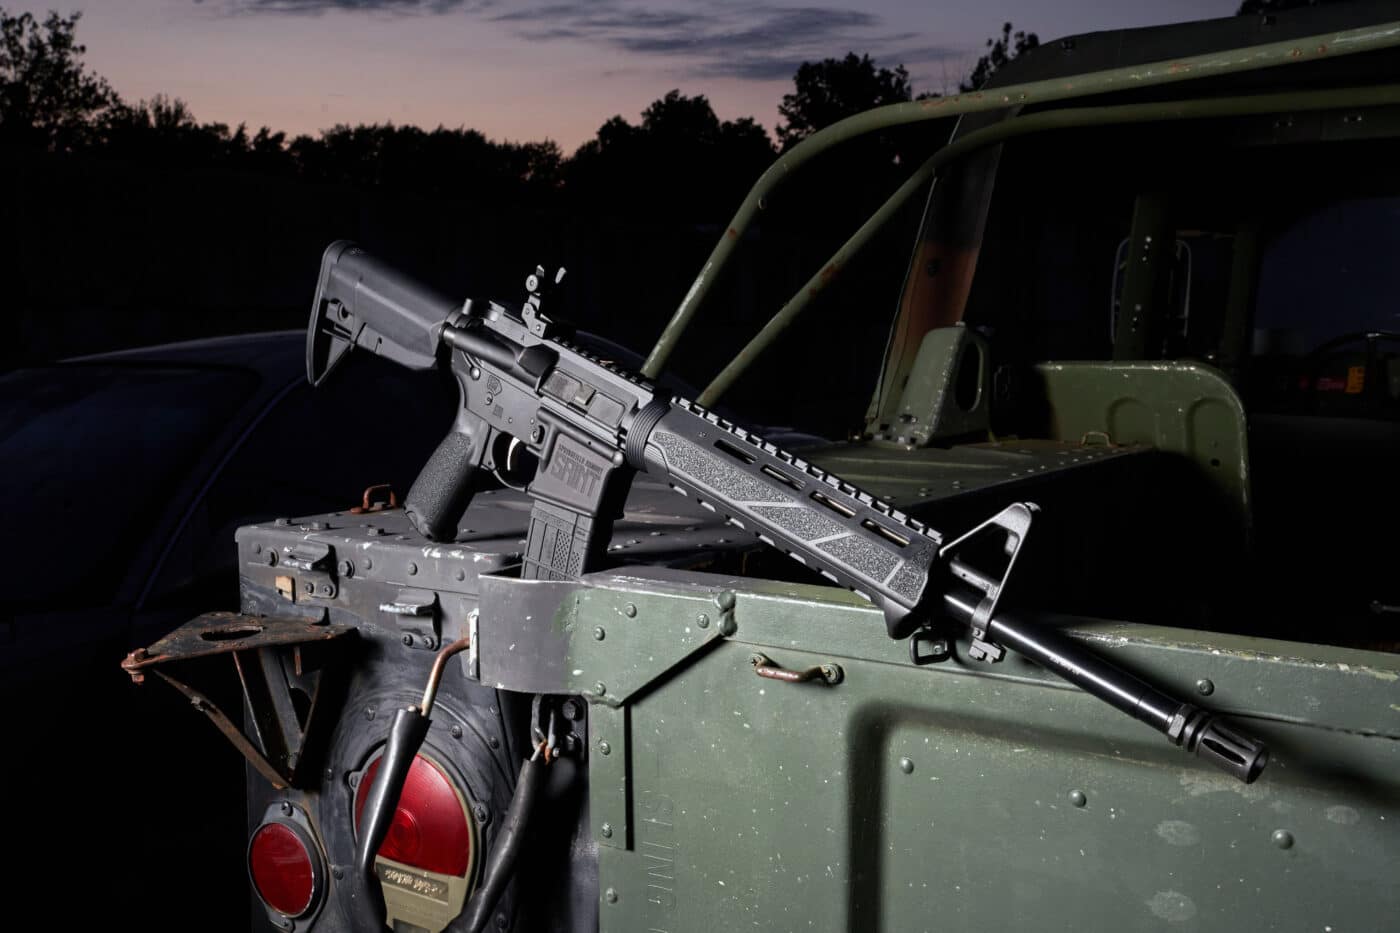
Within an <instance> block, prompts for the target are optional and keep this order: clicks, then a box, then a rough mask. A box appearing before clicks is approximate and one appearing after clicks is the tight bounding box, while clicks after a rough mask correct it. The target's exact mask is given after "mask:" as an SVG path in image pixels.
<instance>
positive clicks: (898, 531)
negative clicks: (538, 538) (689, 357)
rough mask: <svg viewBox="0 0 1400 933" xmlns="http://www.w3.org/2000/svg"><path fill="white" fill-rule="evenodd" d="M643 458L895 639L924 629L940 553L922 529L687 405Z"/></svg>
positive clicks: (660, 429) (657, 433)
mask: <svg viewBox="0 0 1400 933" xmlns="http://www.w3.org/2000/svg"><path fill="white" fill-rule="evenodd" d="M645 456H646V461H647V471H648V472H649V473H652V474H655V475H658V476H662V477H664V478H665V479H666V480H667V482H669V483H670V484H671V485H672V486H673V487H675V488H676V489H677V490H679V491H681V492H683V493H686V494H687V495H691V496H694V497H695V498H696V499H697V500H699V502H700V504H701V505H704V506H705V507H707V508H710V509H712V510H714V511H716V512H718V513H719V514H721V515H723V516H725V517H726V518H728V519H729V520H730V521H731V522H732V523H733V524H735V525H738V526H739V527H741V528H744V529H747V530H748V531H751V532H754V533H755V534H757V535H758V537H759V538H760V539H761V540H763V541H764V542H765V543H767V544H770V545H772V546H773V547H776V548H778V549H779V550H782V551H785V552H786V553H788V554H789V555H791V556H792V557H793V558H795V559H797V560H798V561H800V562H802V563H804V564H806V565H807V566H809V567H811V568H813V569H814V570H817V571H819V572H820V573H821V574H822V575H823V576H825V577H827V578H828V579H830V580H832V581H833V582H836V583H839V584H841V585H842V586H845V587H848V588H850V589H853V590H855V591H857V592H859V593H861V594H862V595H864V596H866V597H867V598H868V599H870V600H871V601H872V602H874V603H876V604H877V605H878V606H880V608H881V609H883V610H884V613H885V622H886V625H887V626H888V628H889V631H890V634H891V635H892V636H894V637H904V636H905V635H907V634H908V633H909V632H910V631H911V630H912V629H913V628H914V627H915V626H916V625H917V624H918V619H917V618H916V614H914V610H915V609H916V608H918V607H919V606H920V604H921V603H923V601H924V598H925V594H926V591H927V590H928V588H929V586H930V577H931V573H932V571H933V569H934V564H935V563H936V561H937V559H938V548H939V545H940V544H941V539H940V538H939V536H938V535H937V534H936V533H935V532H933V531H931V530H930V529H929V528H928V527H927V526H925V525H924V524H923V523H921V522H919V521H917V520H915V519H912V518H910V517H909V516H907V515H905V514H903V513H902V512H900V511H898V510H897V509H895V508H894V507H893V506H891V505H890V504H888V503H886V502H882V501H881V500H879V499H877V498H875V497H874V496H872V495H870V494H869V493H867V492H864V491H862V490H860V489H859V488H857V487H856V486H854V485H852V484H850V483H847V482H845V481H844V480H842V479H840V478H839V477H835V476H832V475H831V474H829V473H826V472H825V471H823V470H821V469H819V468H818V467H816V466H813V465H812V464H810V463H807V462H806V461H804V460H802V459H801V458H800V457H797V456H795V455H793V454H791V453H788V452H786V451H784V450H781V449H780V448H778V447H776V446H774V445H772V444H769V443H767V442H766V441H764V440H762V439H761V438H759V437H758V436H757V435H754V434H751V433H749V432H748V431H745V430H743V429H742V428H739V427H736V426H735V425H733V424H731V423H729V422H728V421H725V420H724V419H722V418H720V417H718V416H717V415H715V414H714V413H712V412H709V411H706V410H705V409H703V408H701V407H700V406H698V405H695V404H693V403H691V402H688V401H686V400H684V399H677V400H676V401H675V402H674V403H673V404H672V407H671V410H670V411H669V412H667V413H666V414H665V415H664V416H663V417H662V418H661V419H660V420H659V421H658V422H657V424H656V426H655V427H654V428H653V429H651V431H650V433H649V435H648V436H647V439H646V453H645Z"/></svg>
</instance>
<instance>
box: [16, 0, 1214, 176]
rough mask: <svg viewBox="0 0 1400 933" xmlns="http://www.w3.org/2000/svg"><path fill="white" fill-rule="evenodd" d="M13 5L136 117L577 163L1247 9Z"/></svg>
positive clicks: (570, 2) (181, 1) (406, 0)
mask: <svg viewBox="0 0 1400 933" xmlns="http://www.w3.org/2000/svg"><path fill="white" fill-rule="evenodd" d="M821 2H822V0H808V3H810V4H813V5H806V6H803V5H797V4H793V5H788V4H785V3H780V2H769V0H759V2H748V3H741V2H732V0H689V2H675V0H664V2H663V0H650V2H645V3H641V2H634V0H536V2H529V0H526V2H513V0H101V2H97V0H86V2H82V0H78V2H68V3H64V2H63V0H48V2H38V3H34V2H28V0H19V2H16V0H0V7H3V8H4V9H6V10H8V11H9V12H11V13H14V12H19V11H23V10H29V11H32V12H35V13H37V14H41V13H43V12H45V11H47V10H48V9H50V8H55V9H57V10H59V11H60V12H63V13H68V12H72V11H73V10H82V11H83V19H82V21H81V24H80V25H79V30H78V35H79V38H80V39H81V40H82V41H83V42H85V43H86V44H87V47H88V55H87V62H88V63H89V65H90V66H91V67H92V68H93V69H95V70H96V71H97V72H99V73H100V74H102V75H104V76H106V77H107V78H108V79H109V80H110V81H111V83H112V85H113V86H114V87H115V88H116V89H117V91H118V92H119V93H121V94H122V95H123V97H125V98H127V99H128V100H139V99H143V98H149V97H151V96H152V95H154V94H158V93H163V94H168V95H171V96H174V97H179V98H181V99H183V100H185V101H186V102H187V103H188V104H189V105H190V107H191V109H192V110H193V111H194V113H195V115H196V117H198V118H199V119H200V120H203V121H213V120H217V121H221V122H225V123H228V124H230V125H236V124H238V123H247V124H249V126H250V127H254V128H256V127H258V126H260V125H264V124H266V125H269V126H271V127H272V128H273V129H281V130H286V131H289V132H291V133H298V132H315V131H317V130H320V129H323V128H326V127H330V126H332V125H334V124H336V123H360V122H383V121H393V122H395V123H410V124H417V125H420V126H427V127H433V126H437V125H439V124H445V125H447V126H450V127H456V126H468V127H474V128H476V129H479V130H481V131H482V132H484V133H485V134H486V135H488V136H490V137H492V138H495V139H510V140H534V139H544V138H550V139H554V140H556V141H557V142H558V143H560V145H561V146H563V147H564V149H565V151H572V150H573V148H574V147H576V146H577V145H578V144H579V143H581V142H583V141H584V140H585V139H588V138H590V137H591V136H592V135H593V133H594V132H595V131H596V130H597V128H598V126H599V125H600V124H601V123H603V121H605V120H606V119H608V118H609V117H611V116H613V115H614V114H621V115H623V116H624V117H626V118H628V119H629V120H634V121H635V120H636V118H637V114H638V113H639V112H640V111H641V110H642V108H644V107H645V106H646V105H647V104H648V103H650V102H651V101H653V100H655V99H656V98H658V97H660V96H661V95H663V94H664V93H666V91H668V90H670V89H671V88H679V89H680V90H681V91H682V92H683V93H686V94H705V95H706V96H708V97H709V98H710V101H711V102H712V103H713V104H714V107H715V110H716V112H718V114H719V115H720V116H721V117H722V118H725V119H732V118H735V117H741V116H753V117H755V118H756V119H757V120H758V121H759V122H760V123H762V124H764V125H765V126H767V127H769V128H770V129H771V128H772V127H773V125H774V124H775V123H776V122H777V119H778V115H777V105H778V102H779V101H780V100H781V98H782V95H783V94H784V93H785V92H787V91H790V90H791V89H792V73H793V72H794V71H795V70H796V67H797V65H798V64H799V63H800V62H802V61H804V60H815V59H820V58H826V57H832V56H840V55H844V54H845V53H846V52H847V51H856V52H868V53H870V54H871V55H872V57H874V58H875V59H876V61H877V62H879V63H880V64H882V65H890V66H892V65H896V64H900V63H902V64H904V65H905V66H906V67H907V68H908V69H909V71H910V74H911V78H912V81H913V84H914V87H915V90H918V91H922V90H934V91H941V90H945V89H948V90H952V89H955V87H956V84H957V81H958V79H959V77H961V76H963V75H964V74H966V73H967V71H968V70H969V69H970V68H971V66H972V64H973V63H974V62H975V61H976V59H977V56H978V54H980V51H981V47H982V44H983V42H984V41H985V39H986V37H987V36H989V35H992V34H993V33H994V32H996V31H997V30H998V29H999V28H1000V25H1001V23H1002V22H1003V21H1004V20H1010V21H1011V22H1013V23H1015V25H1016V26H1017V27H1018V28H1023V29H1028V30H1031V31H1034V32H1037V33H1039V35H1040V37H1041V39H1050V38H1054V37H1057V36H1062V35H1067V34H1072V33H1078V32H1088V31H1092V30H1096V29H1116V28H1122V27H1126V26H1142V25H1149V24H1155V23H1165V22H1174V21H1180V20H1189V19H1202V18H1208V17H1212V16H1228V15H1230V14H1231V13H1233V12H1234V11H1235V8H1236V7H1237V6H1238V2H1237V0H1061V2H1055V3H1049V2H1045V0H922V2H917V0H871V2H867V3H864V4H860V5H859V6H838V5H831V6H821V5H815V4H820V3H821Z"/></svg>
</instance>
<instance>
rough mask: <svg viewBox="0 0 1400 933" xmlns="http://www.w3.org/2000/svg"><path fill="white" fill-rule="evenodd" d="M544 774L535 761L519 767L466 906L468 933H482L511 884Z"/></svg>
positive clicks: (542, 765)
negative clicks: (507, 804) (503, 816)
mask: <svg viewBox="0 0 1400 933" xmlns="http://www.w3.org/2000/svg"><path fill="white" fill-rule="evenodd" d="M545 771H546V768H545V764H544V763H543V762H541V761H536V760H534V759H527V760H526V761H525V762H524V763H523V764H521V766H520V777H519V778H517V779H516V781H515V794H514V796H512V797H511V798H510V807H509V808H508V809H507V810H506V819H505V823H504V824H503V825H502V826H501V834H500V835H499V836H497V837H496V844H495V845H494V846H492V847H491V859H490V861H489V862H488V863H487V865H486V871H485V872H483V873H482V876H481V887H479V888H477V889H476V892H475V893H474V894H472V896H471V900H470V901H469V902H468V903H467V924H466V927H467V929H468V930H470V931H471V933H481V931H482V930H483V929H485V927H486V921H487V920H488V919H490V917H491V913H492V911H494V910H495V909H496V902H497V901H499V900H500V899H501V894H502V893H504V892H505V889H506V885H508V884H510V879H511V876H512V875H514V874H515V862H516V860H517V859H518V858H519V857H520V849H521V848H522V846H523V845H524V843H525V830H526V829H527V828H528V826H529V823H530V816H531V815H532V814H533V813H534V811H535V802H536V801H537V800H538V799H539V796H540V788H541V787H543V786H544V778H545Z"/></svg>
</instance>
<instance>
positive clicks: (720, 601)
mask: <svg viewBox="0 0 1400 933" xmlns="http://www.w3.org/2000/svg"><path fill="white" fill-rule="evenodd" d="M715 605H716V606H718V607H719V609H720V611H721V612H728V611H729V610H731V609H733V608H734V594H733V593H732V592H730V591H729V590H725V591H724V592H723V593H720V594H718V595H716V596H715Z"/></svg>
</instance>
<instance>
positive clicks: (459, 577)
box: [453, 568, 467, 583]
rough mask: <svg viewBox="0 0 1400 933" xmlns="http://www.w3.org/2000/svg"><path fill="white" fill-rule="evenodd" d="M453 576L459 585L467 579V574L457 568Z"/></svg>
mask: <svg viewBox="0 0 1400 933" xmlns="http://www.w3.org/2000/svg"><path fill="white" fill-rule="evenodd" d="M453 576H455V577H456V578H457V582H458V583H461V582H462V581H463V580H465V579H466V578H467V572H466V571H465V570H462V569H461V568H458V570H457V572H456V573H455V574H453Z"/></svg>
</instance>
